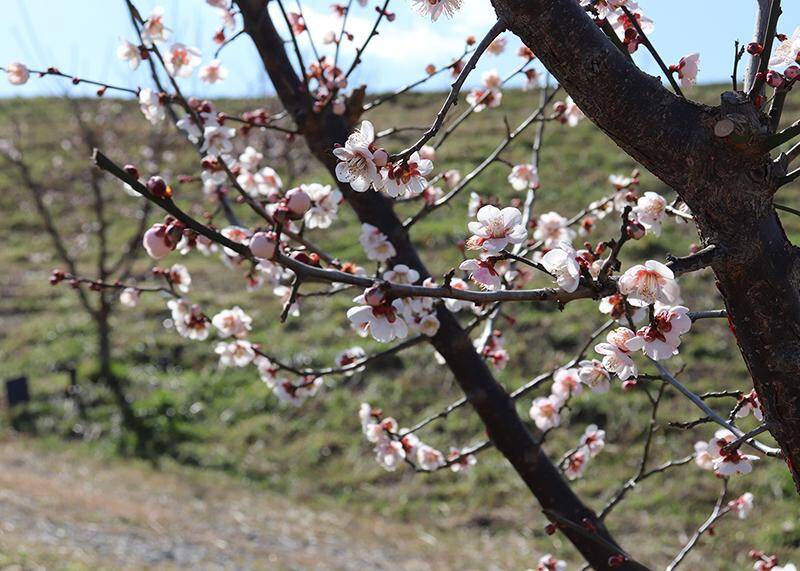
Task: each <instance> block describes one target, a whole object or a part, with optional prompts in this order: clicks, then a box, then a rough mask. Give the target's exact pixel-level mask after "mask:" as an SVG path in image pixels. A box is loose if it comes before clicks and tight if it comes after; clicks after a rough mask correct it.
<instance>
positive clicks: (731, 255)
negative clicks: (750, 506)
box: [492, 0, 800, 490]
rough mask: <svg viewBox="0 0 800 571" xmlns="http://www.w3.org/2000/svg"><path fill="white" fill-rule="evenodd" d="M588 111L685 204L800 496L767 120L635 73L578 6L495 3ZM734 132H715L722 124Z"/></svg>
mask: <svg viewBox="0 0 800 571" xmlns="http://www.w3.org/2000/svg"><path fill="white" fill-rule="evenodd" d="M492 2H493V4H494V6H495V9H496V11H497V14H498V17H500V18H503V19H504V20H505V21H506V22H508V26H509V29H510V30H511V31H512V32H514V33H515V34H516V35H517V36H519V37H520V38H521V39H522V41H523V42H524V43H525V44H526V45H527V46H528V47H530V48H531V49H532V50H533V52H534V53H535V54H536V55H537V56H538V57H539V58H540V59H541V61H542V63H543V64H544V65H545V66H546V67H547V69H548V70H549V71H550V72H551V73H553V75H554V76H555V77H556V78H557V79H558V80H559V82H561V84H562V85H563V86H564V87H565V88H566V90H567V92H568V93H569V94H570V95H571V96H572V97H573V98H574V100H575V101H576V103H577V104H578V106H579V107H580V108H581V109H582V110H583V111H584V112H585V113H586V115H587V116H588V117H589V118H590V119H591V120H592V121H593V122H594V123H596V124H597V125H598V126H599V127H600V129H602V130H603V131H604V132H606V133H607V134H608V135H609V137H611V139H613V140H614V141H615V142H616V143H617V144H618V145H619V146H620V147H621V148H622V149H623V150H625V151H626V152H627V153H628V154H630V155H631V156H632V157H633V158H634V159H636V160H637V161H639V162H640V163H642V164H643V165H644V166H645V167H647V168H648V169H649V170H650V171H651V172H652V173H653V174H655V175H656V176H657V177H659V178H660V179H661V180H663V181H664V182H665V183H667V184H668V185H671V186H672V187H673V188H674V189H675V190H676V191H677V193H678V194H679V195H680V196H681V198H683V200H684V201H685V202H686V203H687V204H688V205H689V207H690V208H691V209H692V211H693V212H694V213H695V216H696V224H697V227H698V230H699V232H700V235H701V238H702V240H703V243H704V245H708V244H716V245H717V246H718V247H720V248H721V249H722V250H723V252H724V255H723V256H722V257H721V258H720V259H718V260H717V261H715V263H714V264H713V266H712V267H713V270H714V272H715V274H716V277H717V280H718V287H719V290H720V292H721V294H722V296H723V297H724V299H725V305H726V307H727V310H728V315H729V319H730V323H731V328H732V329H733V331H734V333H735V335H736V339H737V343H738V344H739V348H740V350H741V353H742V356H743V357H744V360H745V363H746V364H747V367H748V369H749V371H750V374H751V376H752V377H753V383H754V385H755V388H756V390H757V391H758V394H759V396H760V398H761V401H762V403H763V405H764V408H765V413H766V419H767V422H768V423H769V425H770V432H771V433H772V434H773V435H774V436H775V438H776V439H777V440H778V442H779V444H780V446H781V448H782V449H783V451H784V454H785V456H786V461H787V464H788V466H789V468H790V470H791V473H792V476H793V478H794V480H795V484H796V485H797V486H798V489H799V490H800V292H799V291H798V288H799V287H800V263H799V262H798V251H797V249H796V248H795V247H794V246H792V244H791V243H790V242H789V240H788V239H787V237H786V234H785V232H784V230H783V228H782V226H781V223H780V220H779V218H778V216H777V214H776V212H775V209H774V207H773V205H772V196H773V194H774V192H775V190H776V186H777V183H776V180H777V178H778V177H779V176H780V175H782V174H783V173H782V172H781V167H780V166H779V165H777V164H775V163H773V162H772V161H771V160H770V157H769V155H768V153H767V152H765V151H764V147H763V141H764V138H765V136H766V135H767V134H768V123H767V119H766V116H765V115H764V114H763V113H760V112H758V111H757V110H756V109H755V108H754V107H753V106H752V105H751V104H749V103H748V102H747V101H746V100H745V98H744V97H743V96H742V95H741V94H738V93H732V92H728V93H724V94H723V95H722V100H721V105H720V106H718V107H713V108H712V107H706V106H702V105H698V104H695V103H692V102H689V101H685V100H683V99H680V98H678V97H677V96H675V95H673V94H672V93H670V92H669V91H667V89H665V88H664V87H663V86H662V85H661V83H660V82H659V80H658V79H656V78H653V77H650V76H648V75H646V74H645V73H643V72H642V71H641V70H639V69H638V68H637V67H636V66H635V65H633V64H632V63H631V62H630V61H629V60H628V59H627V58H626V57H625V56H624V55H623V54H622V53H620V52H619V51H618V50H617V48H616V47H615V46H614V45H613V44H612V43H611V42H610V41H609V40H608V38H606V37H605V36H604V35H603V34H602V32H601V31H600V30H599V29H598V28H597V26H596V25H595V24H594V23H593V22H592V20H591V19H590V18H589V17H588V16H587V15H586V14H585V12H584V11H583V10H582V9H581V8H580V6H579V5H578V3H577V2H575V1H574V0H492ZM723 118H728V119H730V120H732V121H733V122H734V124H735V125H736V130H735V132H734V133H733V134H732V135H730V136H729V137H726V138H718V137H715V136H714V131H713V129H714V125H715V124H716V122H717V121H719V120H720V119H723Z"/></svg>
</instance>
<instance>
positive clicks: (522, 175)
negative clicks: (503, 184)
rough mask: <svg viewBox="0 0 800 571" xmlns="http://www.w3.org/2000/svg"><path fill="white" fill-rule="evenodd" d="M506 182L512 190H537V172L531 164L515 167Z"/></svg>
mask: <svg viewBox="0 0 800 571" xmlns="http://www.w3.org/2000/svg"><path fill="white" fill-rule="evenodd" d="M508 182H509V184H511V187H512V188H513V189H514V190H528V189H530V188H532V189H536V188H539V172H538V171H537V170H536V167H535V166H533V165H531V164H522V165H516V166H515V167H514V168H513V169H511V174H509V175H508Z"/></svg>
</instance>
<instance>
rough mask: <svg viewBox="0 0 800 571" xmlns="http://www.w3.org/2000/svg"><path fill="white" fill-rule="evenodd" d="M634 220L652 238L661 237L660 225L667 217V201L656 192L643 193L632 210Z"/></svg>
mask: <svg viewBox="0 0 800 571" xmlns="http://www.w3.org/2000/svg"><path fill="white" fill-rule="evenodd" d="M633 214H634V216H636V220H637V221H638V222H639V223H640V224H641V225H642V226H644V227H645V229H646V230H647V231H648V232H650V233H652V234H653V235H654V236H661V223H662V222H663V221H664V217H665V216H666V215H667V201H666V200H665V199H664V197H663V196H661V195H660V194H658V193H656V192H645V193H644V196H642V197H641V198H640V199H639V200H638V201H637V202H636V206H635V207H634V208H633Z"/></svg>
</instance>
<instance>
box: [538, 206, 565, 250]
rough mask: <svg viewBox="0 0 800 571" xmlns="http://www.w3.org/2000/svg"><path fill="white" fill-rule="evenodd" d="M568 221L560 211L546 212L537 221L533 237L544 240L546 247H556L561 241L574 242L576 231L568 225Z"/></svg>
mask: <svg viewBox="0 0 800 571" xmlns="http://www.w3.org/2000/svg"><path fill="white" fill-rule="evenodd" d="M567 222H568V220H567V219H566V218H564V217H563V216H561V215H560V214H559V213H558V212H553V211H550V212H545V213H544V214H542V215H541V216H539V219H538V220H537V221H536V230H534V232H533V239H534V240H537V241H542V242H544V247H545V248H555V247H557V246H558V245H559V243H561V242H572V240H574V239H575V231H574V230H572V229H571V228H570V227H569V226H567Z"/></svg>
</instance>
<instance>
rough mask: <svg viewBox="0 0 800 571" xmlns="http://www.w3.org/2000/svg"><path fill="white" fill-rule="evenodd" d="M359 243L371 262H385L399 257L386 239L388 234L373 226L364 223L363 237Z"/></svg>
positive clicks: (362, 228)
mask: <svg viewBox="0 0 800 571" xmlns="http://www.w3.org/2000/svg"><path fill="white" fill-rule="evenodd" d="M358 241H359V242H360V243H361V247H362V248H364V252H366V254H367V258H369V259H370V260H375V261H377V262H385V261H386V260H389V259H390V258H393V257H395V256H396V255H397V251H396V250H395V249H394V246H393V245H392V243H391V242H390V241H389V239H388V238H387V237H386V234H384V233H383V232H381V231H380V230H378V229H377V228H376V227H375V226H373V225H372V224H366V223H364V224H362V225H361V235H360V236H359V238H358Z"/></svg>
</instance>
